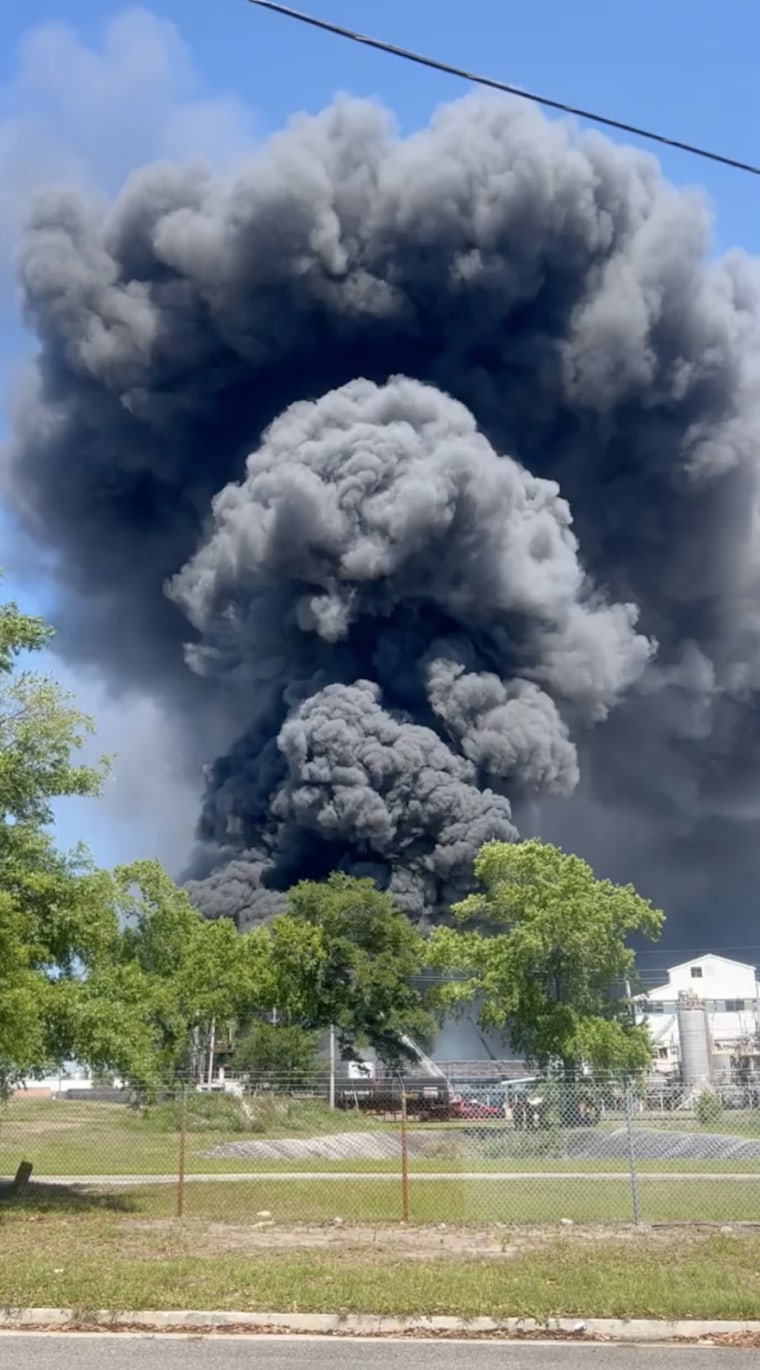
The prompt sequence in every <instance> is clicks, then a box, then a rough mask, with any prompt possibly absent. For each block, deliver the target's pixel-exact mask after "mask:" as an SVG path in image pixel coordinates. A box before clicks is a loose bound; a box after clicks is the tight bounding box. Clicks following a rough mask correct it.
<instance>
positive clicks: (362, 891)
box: [271, 873, 433, 1062]
mask: <svg viewBox="0 0 760 1370" xmlns="http://www.w3.org/2000/svg"><path fill="white" fill-rule="evenodd" d="M271 939H272V949H273V968H274V973H275V977H276V990H275V995H276V1001H277V1003H276V1006H277V1007H278V1008H279V1009H280V1011H281V1012H283V1013H284V1014H285V1015H286V1016H287V1017H288V1020H289V1021H291V1022H296V1023H300V1024H301V1025H302V1026H304V1027H307V1028H310V1029H313V1030H317V1029H319V1028H326V1027H330V1026H331V1025H332V1026H335V1028H336V1029H337V1032H338V1036H339V1040H340V1043H341V1047H342V1049H343V1051H344V1052H345V1053H350V1052H351V1051H352V1050H354V1049H355V1048H356V1047H357V1046H359V1045H362V1044H364V1043H369V1044H370V1045H371V1046H372V1047H373V1048H374V1049H375V1050H376V1051H377V1052H378V1054H379V1055H380V1056H381V1058H383V1059H384V1060H387V1061H390V1062H393V1061H398V1060H400V1059H402V1058H403V1057H404V1056H405V1055H406V1054H407V1049H406V1047H405V1045H404V1041H403V1038H404V1036H405V1035H406V1034H409V1035H410V1036H412V1037H413V1038H416V1039H419V1040H421V1041H426V1040H427V1038H428V1037H429V1036H430V1033H431V1031H432V1026H433V1024H432V1020H431V1018H430V1015H429V1013H428V1012H427V1010H426V1008H425V1006H424V1002H423V997H422V995H421V993H420V990H419V987H418V984H417V983H416V979H417V977H418V976H419V974H420V969H421V966H422V962H423V953H424V943H423V941H422V938H421V937H420V935H419V934H418V932H417V931H416V930H415V928H414V927H413V926H412V924H411V923H410V922H409V919H408V918H407V917H406V916H405V915H404V914H403V913H401V912H400V911H399V909H397V908H396V907H395V905H394V903H393V900H392V899H391V897H390V895H388V894H387V893H385V892H383V891H382V890H379V889H378V888H377V886H376V885H375V884H374V883H373V881H372V880H365V879H357V878H356V877H354V876H349V875H345V874H341V873H335V874H333V875H331V876H330V877H329V879H327V880H323V881H315V880H304V881H301V883H300V884H298V885H295V886H294V887H293V888H292V889H291V890H290V891H289V894H288V900H287V911H286V912H285V913H284V914H282V915H281V916H280V917H278V918H275V919H274V921H273V923H272V926H271Z"/></svg>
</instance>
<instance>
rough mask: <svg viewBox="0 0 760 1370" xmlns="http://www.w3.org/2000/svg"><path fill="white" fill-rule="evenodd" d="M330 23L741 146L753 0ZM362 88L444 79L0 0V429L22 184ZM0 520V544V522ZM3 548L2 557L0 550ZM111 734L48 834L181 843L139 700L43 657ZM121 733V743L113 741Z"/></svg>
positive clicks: (296, 48)
mask: <svg viewBox="0 0 760 1370" xmlns="http://www.w3.org/2000/svg"><path fill="white" fill-rule="evenodd" d="M303 5H304V7H305V8H307V9H310V10H311V11H312V12H313V13H315V14H319V15H320V16H321V17H323V18H325V19H329V20H333V21H335V22H336V23H339V24H343V25H345V26H347V27H351V26H353V27H357V28H360V29H364V30H365V31H366V32H367V33H370V34H372V35H375V36H377V37H381V38H387V39H388V40H389V41H391V42H394V43H396V44H398V45H400V46H405V47H410V48H417V49H419V50H422V51H426V52H428V53H430V54H431V55H433V56H436V57H439V58H441V59H443V60H446V59H448V60H451V61H453V62H455V63H457V64H458V65H461V66H464V67H468V68H470V69H471V70H474V71H478V72H483V73H484V74H488V75H493V76H498V77H501V78H502V79H504V80H506V81H509V82H511V83H514V84H516V85H519V86H522V87H524V88H526V89H529V90H535V91H539V92H543V93H546V94H549V95H551V96H552V97H554V98H557V99H561V100H566V101H567V102H569V103H570V104H575V105H581V106H584V107H586V108H590V109H598V110H600V111H601V112H604V113H608V114H610V115H612V116H613V117H615V118H619V119H622V120H625V121H630V122H632V123H636V124H641V125H643V126H645V127H652V128H656V129H660V130H662V131H664V132H666V133H668V134H670V135H671V136H673V137H676V138H681V139H685V140H687V141H690V142H694V143H701V144H704V145H705V146H707V147H710V148H714V149H716V150H719V151H724V152H727V153H728V154H729V155H732V156H735V157H737V158H741V159H744V160H746V161H750V162H752V161H754V162H757V161H759V160H760V142H759V140H758V131H759V130H760V87H759V86H758V82H757V52H758V50H760V6H757V5H755V4H752V3H751V0H736V3H735V4H733V5H732V6H730V7H729V6H719V5H716V4H715V3H714V0H709V3H708V0H691V2H690V3H687V0H667V3H666V4H664V5H663V4H661V3H657V4H655V2H654V0H617V3H615V4H612V3H610V0H579V2H578V3H577V4H576V5H573V6H571V5H568V4H567V3H566V2H565V0H530V3H529V4H525V3H520V4H518V3H516V0H469V3H468V4H467V5H462V4H461V3H455V0H435V3H434V0H417V2H416V3H410V0H384V3H383V5H382V6H381V5H370V4H366V3H365V4H361V3H357V0H303ZM339 90H345V91H349V92H350V93H352V94H354V95H362V96H374V97H378V98H380V99H382V100H383V102H384V103H385V104H387V105H388V106H389V107H390V108H391V109H393V111H394V112H395V114H396V117H397V119H398V121H399V125H400V127H401V129H402V131H404V130H409V129H412V128H415V127H417V126H419V125H420V124H422V123H424V122H425V121H426V120H427V118H428V117H429V115H430V113H431V111H432V110H433V109H434V108H435V106H436V105H437V104H439V103H441V102H442V101H445V100H448V99H452V98H455V97H456V96H458V95H460V94H462V93H464V91H465V90H466V87H465V86H464V85H463V83H462V82H460V81H458V80H455V79H453V78H447V77H444V76H442V75H440V74H438V73H434V72H427V71H424V70H421V69H420V68H418V67H414V66H411V65H409V64H407V63H404V62H401V61H398V60H395V59H393V58H391V57H387V56H384V55H382V54H380V53H376V52H372V51H369V50H366V49H364V48H361V47H359V46H357V45H356V44H349V43H346V42H345V41H343V40H341V39H338V38H335V37H331V36H329V35H326V34H321V33H318V32H316V31H314V30H313V29H309V28H306V27H303V26H299V25H296V24H294V23H293V22H291V21H288V20H286V19H283V18H280V17H278V16H276V15H272V14H269V13H266V12H264V11H260V10H258V9H257V8H256V7H254V6H252V5H249V4H247V3H246V0H155V3H153V4H152V5H150V6H147V7H144V8H142V9H140V10H139V11H138V10H136V9H134V8H133V7H128V6H121V5H118V4H114V3H111V2H110V0H68V3H66V0H57V2H56V0H6V3H5V4H4V5H2V6H0V375H1V376H2V385H1V387H0V403H2V406H3V408H2V412H0V435H1V434H2V432H3V430H6V431H7V426H8V419H9V413H10V409H11V406H12V396H13V389H14V385H16V384H17V383H18V380H17V377H18V371H19V367H20V365H21V364H22V363H23V359H24V357H25V356H26V355H28V353H29V350H30V348H31V341H30V339H29V338H28V337H27V336H26V335H25V333H24V331H23V328H22V326H21V323H20V320H19V318H18V316H17V312H16V308H15V303H14V294H13V282H12V268H11V267H10V265H9V262H10V260H11V256H12V250H13V235H14V230H15V225H16V224H17V222H18V220H19V218H20V216H22V215H23V211H24V205H25V204H26V203H27V201H28V197H29V195H30V194H31V193H32V192H33V190H34V189H35V188H36V187H38V186H40V185H42V184H44V183H45V182H46V181H49V180H57V181H61V180H71V181H74V182H76V183H78V184H81V185H85V186H88V187H90V188H92V189H96V190H99V191H101V192H103V193H106V194H109V193H112V192H113V191H115V190H116V189H117V187H118V186H119V184H120V183H121V181H122V180H123V178H124V177H125V176H126V175H128V173H129V171H130V169H131V168H133V167H134V166H137V165H140V164H141V163H142V162H144V161H146V160H149V159H152V158H155V157H164V156H177V157H182V158H183V157H187V156H192V155H193V154H198V153H200V154H202V155H204V156H207V157H210V158H211V159H213V160H215V161H226V162H228V163H229V162H232V161H235V160H236V159H237V158H239V157H241V156H243V155H244V153H245V150H246V149H247V148H248V147H250V146H251V145H252V144H254V143H255V142H257V141H259V140H261V139H263V138H266V136H267V135H268V134H269V133H270V132H272V131H273V130H275V129H277V128H278V127H279V126H280V125H281V124H282V122H283V121H284V120H285V119H287V117H288V116H289V115H291V114H293V113H295V112H297V111H299V110H304V109H305V110H309V111H313V110H317V109H319V108H320V107H321V106H322V105H324V104H325V103H327V102H328V101H329V100H330V99H331V97H332V96H333V95H334V94H335V92H336V91H339ZM658 155H659V156H660V160H661V163H662V165H663V168H664V170H665V171H666V173H667V174H668V175H669V176H670V177H671V178H672V179H673V180H675V181H677V182H678V183H679V184H683V185H692V186H701V187H703V189H704V191H705V193H706V194H707V196H708V199H709V200H710V202H711V204H712V207H713V212H714V216H715V250H716V251H724V250H727V249H729V248H732V247H741V248H744V249H746V250H748V251H750V252H753V253H758V252H760V212H758V211H759V210H760V180H757V179H755V178H752V177H750V176H747V175H743V174H741V173H739V172H735V171H730V170H728V169H724V168H721V167H718V166H714V165H711V164H709V163H707V162H702V161H697V160H695V159H694V158H691V157H688V156H687V155H685V154H682V153H677V152H671V151H664V150H663V151H661V152H660V153H659V154H658ZM0 527H4V531H5V538H6V544H7V543H8V535H9V531H10V530H9V528H8V526H7V522H6V524H5V525H3V524H2V523H0ZM5 560H6V562H8V560H9V557H8V556H6V557H5ZM10 561H11V569H12V572H13V574H12V577H11V589H12V591H13V593H14V594H15V595H16V596H17V597H18V598H19V599H20V600H21V601H22V602H23V604H24V606H25V607H27V608H45V607H47V606H49V604H50V591H49V588H48V589H46V587H45V586H44V585H43V584H42V583H41V582H40V580H39V578H37V577H35V576H34V575H33V574H32V573H31V572H30V571H29V569H28V568H27V569H26V570H25V569H24V567H23V565H22V564H18V563H16V562H14V561H13V558H12V556H11V558H10ZM53 669H54V670H56V671H58V673H59V674H61V675H62V678H63V679H64V681H65V683H66V684H67V685H68V686H70V687H71V688H74V689H75V690H76V692H77V695H78V697H79V699H80V701H81V703H82V705H83V707H85V708H87V709H88V710H89V711H90V712H91V713H93V714H94V716H95V718H96V722H97V724H98V727H99V733H100V738H101V742H102V746H103V748H104V749H105V750H107V751H109V752H110V751H115V752H117V753H118V754H119V757H118V759H117V762H116V768H115V774H114V780H113V781H112V783H111V785H110V786H109V789H108V791H107V794H106V797H105V800H104V801H103V802H102V803H101V804H99V805H97V806H96V805H90V804H86V803H84V802H83V801H78V802H77V803H76V804H74V803H69V804H66V805H64V806H62V807H61V808H60V810H59V815H58V826H59V830H60V837H61V840H62V841H63V842H66V843H68V842H69V841H73V840H74V839H75V838H78V837H80V836H83V837H84V838H85V839H86V840H87V841H88V842H89V843H90V845H91V847H92V849H93V851H94V854H95V856H96V858H97V859H98V860H100V861H103V862H107V863H110V862H112V861H115V860H122V859H129V858H130V857H132V856H136V855H141V854H156V855H161V856H164V857H165V858H166V859H167V860H168V861H169V864H170V865H172V864H175V865H176V863H177V862H178V861H179V860H180V859H181V852H182V850H183V849H184V847H185V845H186V843H187V841H188V839H189V834H190V828H191V824H192V816H193V813H194V808H195V796H194V794H193V793H192V791H191V790H190V789H188V787H187V786H186V785H183V784H181V783H180V782H179V781H178V780H177V778H176V776H175V775H174V773H173V763H172V758H171V756H169V755H164V754H163V753H162V751H161V746H160V741H161V737H162V729H161V721H160V718H159V717H158V715H157V713H156V710H155V708H154V707H153V706H152V704H151V702H150V701H149V700H145V699H131V700H127V701H124V700H119V701H117V700H114V699H112V698H109V696H108V694H107V692H106V691H105V689H104V688H103V687H102V685H101V684H100V683H99V682H98V681H96V680H94V679H92V678H88V679H83V678H81V677H77V676H76V675H72V674H71V672H65V673H61V672H60V671H59V670H58V668H57V667H56V665H55V663H53ZM135 730H139V731H140V733H141V735H142V736H143V737H144V738H145V737H153V736H155V739H156V749H155V755H156V770H155V773H154V774H152V775H151V776H149V777H146V776H145V775H144V774H142V773H135V772H134V770H133V769H132V768H131V767H130V764H129V752H130V749H129V747H128V745H127V738H128V736H129V735H131V734H133V733H134V731H135ZM132 750H134V749H132Z"/></svg>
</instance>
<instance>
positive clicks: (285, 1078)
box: [233, 1022, 322, 1089]
mask: <svg viewBox="0 0 760 1370" xmlns="http://www.w3.org/2000/svg"><path fill="white" fill-rule="evenodd" d="M317 1045H318V1038H317V1036H316V1034H315V1033H313V1032H307V1031H306V1030H305V1029H304V1028H301V1027H298V1026H293V1025H288V1024H277V1025H275V1024H273V1023H258V1022H257V1023H251V1024H250V1025H249V1027H248V1028H247V1029H246V1031H245V1032H244V1033H243V1035H242V1036H241V1038H240V1040H239V1041H238V1043H237V1046H236V1047H235V1055H234V1058H233V1065H234V1067H235V1069H236V1070H239V1071H244V1072H245V1073H246V1074H247V1075H249V1076H250V1077H251V1079H252V1080H255V1081H257V1082H258V1083H264V1082H266V1083H267V1084H269V1085H270V1087H271V1088H273V1089H278V1088H286V1089H303V1088H304V1087H306V1086H308V1085H309V1084H311V1083H312V1081H313V1080H314V1078H315V1077H316V1076H317V1075H318V1074H320V1073H321V1071H320V1066H321V1064H322V1063H320V1061H319V1059H318V1057H317Z"/></svg>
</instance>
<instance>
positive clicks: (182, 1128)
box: [177, 1081, 187, 1218]
mask: <svg viewBox="0 0 760 1370" xmlns="http://www.w3.org/2000/svg"><path fill="white" fill-rule="evenodd" d="M186 1143H187V1085H186V1084H185V1083H184V1081H183V1083H182V1085H181V1086H180V1095H179V1166H178V1174H177V1217H178V1218H181V1217H182V1214H183V1213H184V1211H185V1146H186Z"/></svg>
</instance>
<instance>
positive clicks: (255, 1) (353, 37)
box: [247, 0, 760, 176]
mask: <svg viewBox="0 0 760 1370" xmlns="http://www.w3.org/2000/svg"><path fill="white" fill-rule="evenodd" d="M247 3H248V4H249V5H258V7H259V9H265V10H272V11H273V12H274V13H275V14H284V15H285V16H286V17H287V18H288V19H295V20H297V22H298V23H299V24H309V25H310V26H311V27H312V28H315V29H322V30H323V32H325V33H332V34H336V35H337V36H338V37H339V38H348V39H350V41H351V42H352V43H362V44H363V45H364V47H367V48H375V49H376V50H377V51H378V52H385V53H388V54H389V55H390V56H391V57H401V58H403V60H404V61H405V62H415V63H416V64H417V66H419V67H429V68H430V70H431V71H440V72H443V73H444V74H445V75H446V76H458V77H460V78H461V80H463V81H471V82H472V83H473V84H474V85H477V86H487V87H488V88H489V89H490V90H500V91H503V92H504V93H505V94H507V95H518V96H519V97H520V99H522V100H531V101H532V102H533V104H535V105H544V106H545V107H546V108H547V109H557V110H560V111H561V112H562V113H563V114H573V115H575V116H576V118H578V119H586V120H588V121H589V122H590V123H593V124H602V125H604V127H605V128H614V129H617V130H618V131H619V132H621V133H630V134H633V136H634V137H635V138H646V139H648V140H649V142H652V143H660V144H661V145H663V146H664V147H674V148H677V149H678V151H679V152H688V153H690V154H691V156H693V157H702V158H705V159H706V160H707V161H709V162H718V163H720V164H721V166H728V167H733V168H734V170H736V171H747V172H749V174H750V175H751V176H760V167H757V166H753V165H752V164H751V163H750V162H740V161H738V160H737V158H735V157H726V156H724V155H723V154H722V153H720V152H710V151H709V150H708V149H707V148H704V147H697V146H696V144H694V143H684V142H681V140H680V139H678V138H668V137H666V136H665V134H664V133H653V132H651V130H650V129H646V128H637V126H636V125H635V124H626V123H623V121H622V120H621V119H610V118H608V117H607V116H606V115H604V114H593V113H592V112H591V110H588V109H577V108H576V107H575V106H574V105H567V104H565V103H564V101H562V100H551V99H550V98H549V96H547V95H536V94H534V93H533V92H532V91H529V90H522V89H521V88H520V87H519V86H510V85H508V84H507V82H506V81H497V80H496V79H495V78H494V77H492V76H478V75H476V73H475V72H472V71H465V69H464V68H463V67H455V66H452V65H451V64H450V63H449V62H439V61H437V60H436V58H434V57H425V56H424V55H423V54H422V53H420V52H411V51H410V49H409V48H399V47H396V46H395V44H393V43H385V42H383V41H382V39H380V38H369V37H367V35H366V34H365V33H355V32H354V31H353V30H352V29H344V28H341V26H340V25H339V24H331V23H328V21H327V20H326V19H318V18H317V17H316V16H315V15H313V14H304V13H303V12H302V11H301V10H294V9H291V8H290V7H289V6H288V5H280V4H277V3H276V2H275V0H247Z"/></svg>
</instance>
